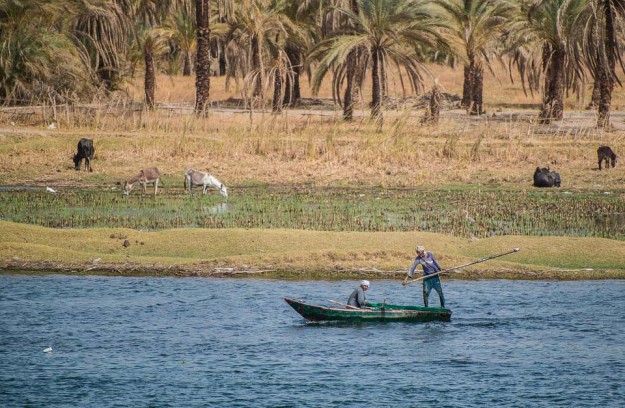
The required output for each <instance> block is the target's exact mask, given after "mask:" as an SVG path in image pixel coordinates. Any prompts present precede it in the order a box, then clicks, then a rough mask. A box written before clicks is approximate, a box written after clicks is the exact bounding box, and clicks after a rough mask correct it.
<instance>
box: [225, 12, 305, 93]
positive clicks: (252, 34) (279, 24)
mask: <svg viewBox="0 0 625 408" xmlns="http://www.w3.org/2000/svg"><path fill="white" fill-rule="evenodd" d="M287 5H288V2H287V1H285V0H243V1H242V2H241V3H240V4H238V7H237V9H236V10H235V17H234V18H233V19H231V20H230V21H229V22H228V23H229V25H230V29H229V32H228V33H227V34H226V36H225V37H226V41H227V43H228V49H233V50H239V51H238V55H239V56H240V57H241V59H242V61H232V60H230V61H229V63H230V65H231V66H232V67H233V69H234V68H236V67H240V68H244V69H245V68H247V73H246V82H247V83H248V84H249V85H250V86H249V89H251V96H252V97H253V98H258V99H260V100H263V99H264V92H265V77H266V76H267V77H269V76H272V75H273V76H274V80H279V79H277V78H275V75H274V74H275V72H276V71H275V70H274V69H273V68H274V67H276V66H277V65H276V61H275V58H276V57H277V56H278V55H281V57H280V58H282V55H283V53H282V52H280V53H278V52H277V51H278V50H277V49H276V47H278V48H282V49H283V48H284V43H285V39H286V38H288V37H289V36H290V35H294V34H293V33H296V32H297V31H298V29H297V27H296V25H295V24H293V23H292V22H291V21H290V20H289V19H288V16H287V15H286V14H285V13H284V12H283V11H284V10H285V7H286V6H287ZM241 50H247V52H246V53H243V52H241ZM232 54H235V52H233V53H231V55H230V56H232ZM266 66H267V67H268V69H267V70H266V69H265V67H266ZM278 72H282V68H281V69H280V70H278ZM274 86H275V83H274ZM274 89H275V87H274ZM280 89H281V88H280Z"/></svg>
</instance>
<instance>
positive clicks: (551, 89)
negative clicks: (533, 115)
mask: <svg viewBox="0 0 625 408" xmlns="http://www.w3.org/2000/svg"><path fill="white" fill-rule="evenodd" d="M519 3H520V7H519V9H518V10H519V13H518V18H517V20H516V21H515V22H514V23H513V24H511V26H510V30H509V31H508V35H509V36H508V41H510V42H509V43H508V45H507V49H508V50H511V52H512V54H513V62H514V63H515V64H516V65H517V67H518V68H519V73H520V74H521V76H522V77H523V76H528V74H530V73H535V72H536V71H535V70H532V69H527V68H528V67H542V72H541V74H542V76H543V78H544V85H543V102H542V107H541V110H540V113H539V119H540V121H541V122H542V123H550V122H551V121H553V120H562V118H563V116H564V89H565V74H566V75H567V76H568V77H571V78H574V79H579V78H581V77H582V75H583V73H582V72H581V70H580V69H579V66H580V64H579V62H578V58H579V57H576V55H577V54H576V52H575V48H576V47H577V44H576V43H575V41H571V39H573V38H574V37H575V33H576V31H575V30H576V29H578V28H579V24H580V16H581V15H582V13H583V11H584V10H585V8H586V6H587V0H539V1H536V2H535V3H533V4H532V5H531V6H530V7H529V8H527V7H526V4H525V3H526V2H525V1H522V0H521V1H520V2H519ZM527 79H528V80H532V78H530V77H529V76H528V77H527Z"/></svg>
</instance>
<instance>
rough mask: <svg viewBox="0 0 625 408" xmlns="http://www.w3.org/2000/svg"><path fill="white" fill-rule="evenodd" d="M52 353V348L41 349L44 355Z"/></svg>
mask: <svg viewBox="0 0 625 408" xmlns="http://www.w3.org/2000/svg"><path fill="white" fill-rule="evenodd" d="M51 351H52V347H46V348H44V349H43V352H44V353H50V352H51Z"/></svg>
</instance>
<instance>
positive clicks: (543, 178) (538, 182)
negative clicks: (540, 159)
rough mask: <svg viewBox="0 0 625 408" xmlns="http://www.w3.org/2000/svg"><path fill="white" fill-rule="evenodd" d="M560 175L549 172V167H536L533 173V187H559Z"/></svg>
mask: <svg viewBox="0 0 625 408" xmlns="http://www.w3.org/2000/svg"><path fill="white" fill-rule="evenodd" d="M560 181H561V180H560V175H559V174H558V173H556V172H555V171H549V167H543V168H540V167H536V171H535V172H534V187H560Z"/></svg>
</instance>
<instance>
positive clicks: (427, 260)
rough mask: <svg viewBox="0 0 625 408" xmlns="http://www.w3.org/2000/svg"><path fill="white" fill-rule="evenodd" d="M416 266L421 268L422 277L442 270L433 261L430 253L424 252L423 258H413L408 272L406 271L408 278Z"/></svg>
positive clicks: (432, 255) (434, 260)
mask: <svg viewBox="0 0 625 408" xmlns="http://www.w3.org/2000/svg"><path fill="white" fill-rule="evenodd" d="M418 265H421V266H423V276H426V275H431V274H433V273H436V272H439V271H441V270H442V269H443V268H441V266H440V265H439V264H438V262H436V259H434V254H432V253H431V252H426V253H425V254H423V256H418V257H416V258H415V260H414V262H413V263H412V266H411V267H410V270H409V271H408V276H410V277H411V278H412V275H413V274H414V271H415V269H416V268H417V266H418Z"/></svg>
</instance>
